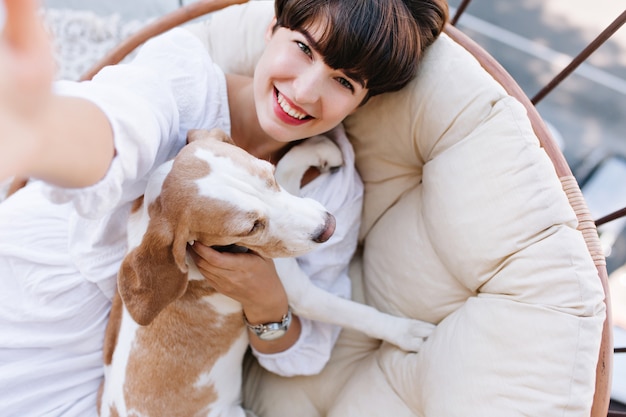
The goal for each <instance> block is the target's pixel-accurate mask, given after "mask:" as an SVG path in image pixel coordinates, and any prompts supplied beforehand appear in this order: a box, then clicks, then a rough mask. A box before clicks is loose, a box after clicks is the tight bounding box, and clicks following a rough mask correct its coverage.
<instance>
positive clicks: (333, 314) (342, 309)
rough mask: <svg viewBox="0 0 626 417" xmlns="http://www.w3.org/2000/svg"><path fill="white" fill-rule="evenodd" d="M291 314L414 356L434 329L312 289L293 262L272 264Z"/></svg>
mask: <svg viewBox="0 0 626 417" xmlns="http://www.w3.org/2000/svg"><path fill="white" fill-rule="evenodd" d="M274 262H275V265H276V270H277V271H278V276H279V277H280V279H281V282H282V283H283V286H284V287H285V291H286V292H287V297H288V299H289V304H290V305H291V308H292V309H293V311H294V312H295V313H296V314H298V315H300V316H302V317H306V318H308V319H311V320H317V321H322V322H326V323H331V324H335V325H338V326H341V327H345V328H350V329H354V330H358V331H360V332H363V333H365V334H367V335H368V336H370V337H373V338H376V339H381V340H385V341H387V342H389V343H392V344H394V345H396V346H398V347H400V348H401V349H404V350H407V351H410V352H417V351H419V349H420V347H421V346H422V344H423V343H424V340H425V339H426V337H428V336H429V335H430V334H431V333H432V331H433V330H434V328H435V326H434V325H432V324H430V323H427V322H424V321H421V320H413V319H409V318H405V317H397V316H393V315H390V314H386V313H382V312H380V311H378V310H377V309H375V308H374V307H371V306H367V305H365V304H361V303H357V302H355V301H352V300H346V299H344V298H341V297H339V296H336V295H334V294H332V293H329V292H328V291H325V290H323V289H321V288H319V287H317V286H315V285H314V284H313V283H312V282H311V281H310V280H309V277H308V276H307V275H306V274H305V273H304V271H302V269H301V268H300V266H299V265H298V262H297V261H296V259H295V258H281V259H275V260H274Z"/></svg>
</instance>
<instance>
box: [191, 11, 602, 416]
mask: <svg viewBox="0 0 626 417" xmlns="http://www.w3.org/2000/svg"><path fill="white" fill-rule="evenodd" d="M272 5H273V3H272V2H271V1H256V2H252V3H249V4H247V5H244V6H234V7H231V8H230V9H228V10H226V11H222V12H219V13H217V14H216V15H214V16H213V17H212V18H211V20H210V21H209V22H208V23H202V24H199V25H196V26H195V28H194V29H193V30H194V31H195V32H196V33H197V34H198V35H199V36H201V37H202V38H203V39H204V40H205V42H207V48H208V49H209V51H210V53H211V54H212V55H213V57H214V59H216V61H217V62H218V63H219V64H220V65H222V66H223V67H224V68H226V70H227V71H234V72H239V73H245V74H251V73H252V71H253V67H254V62H255V61H256V59H258V56H259V54H260V53H261V51H262V48H263V44H264V41H263V34H264V31H265V29H266V28H267V25H268V24H269V22H270V20H271V17H272V13H273V9H272V7H273V6H272ZM345 125H346V129H347V132H348V135H349V137H350V139H351V141H352V142H353V144H354V146H355V150H356V155H357V166H358V169H359V171H360V173H361V175H362V177H363V180H364V182H365V187H366V194H365V207H364V213H363V227H362V230H361V238H362V243H363V245H362V257H361V256H360V255H357V256H356V257H355V260H354V262H353V265H352V273H351V278H352V279H353V281H354V283H355V285H356V294H357V295H358V294H361V295H360V296H357V297H356V298H357V299H363V300H365V301H366V302H367V303H368V304H371V305H373V306H376V307H378V308H379V309H381V310H383V311H387V312H391V313H394V314H398V315H403V316H407V317H413V318H418V319H422V320H428V321H431V322H433V323H437V324H438V327H437V329H436V330H435V332H434V334H433V335H432V337H431V338H430V339H429V340H428V341H427V342H426V343H425V345H424V348H423V350H422V351H421V352H420V353H418V354H412V353H406V352H403V351H400V350H398V349H396V348H395V347H393V346H389V345H386V344H383V345H380V344H379V343H378V342H376V341H372V340H368V339H367V338H365V337H363V336H362V335H359V334H356V333H353V332H347V331H345V332H343V334H342V337H341V338H340V341H339V343H338V346H337V348H336V350H335V352H334V354H333V358H332V359H331V363H330V364H329V365H328V366H327V367H326V369H325V370H324V371H323V372H322V373H321V374H320V375H318V376H315V377H307V378H291V379H284V378H280V377H276V376H273V375H269V374H268V373H267V372H264V371H263V370H261V369H259V368H258V367H256V366H254V365H250V366H251V369H250V370H249V371H248V372H249V373H248V376H247V380H246V402H247V403H248V404H250V405H252V406H253V407H254V408H255V410H256V411H257V412H258V413H259V415H261V416H264V415H267V416H292V415H294V410H298V412H297V413H296V414H297V415H298V416H318V415H329V416H341V417H347V416H360V417H362V416H367V415H371V416H382V415H393V416H436V417H444V416H459V415H463V416H481V417H485V416H498V417H501V416H503V415H506V416H522V415H527V416H552V415H560V416H583V415H589V411H590V408H591V402H592V397H593V392H594V381H595V368H596V362H597V357H598V351H599V345H600V339H601V331H602V323H603V320H604V314H605V312H604V303H603V292H602V288H601V285H600V281H599V280H598V279H597V276H596V274H597V273H596V269H595V267H594V265H593V262H592V260H591V258H590V256H589V254H588V252H587V249H586V247H585V244H584V241H583V238H582V236H581V234H580V233H579V232H578V231H576V218H575V215H574V213H573V211H572V209H571V208H570V206H569V204H568V202H567V199H566V197H565V194H564V193H563V191H562V189H561V185H560V182H559V181H558V179H557V178H556V175H555V172H554V169H553V167H552V165H551V163H550V161H549V159H548V158H547V156H546V154H545V152H544V151H543V150H542V149H541V148H540V147H539V145H538V141H537V139H536V137H535V135H534V134H533V132H532V129H531V127H530V124H529V121H528V119H527V117H526V114H525V111H524V108H523V107H522V106H521V105H520V104H519V103H518V102H517V101H516V100H514V99H513V98H511V97H509V96H507V95H506V94H505V92H504V91H503V89H502V88H501V87H500V86H499V85H498V84H496V83H495V81H494V80H493V79H492V78H490V76H489V75H488V74H487V73H486V72H485V71H484V70H483V69H482V68H481V67H480V66H479V65H478V63H477V62H476V61H475V60H474V59H473V57H472V56H470V55H469V54H468V53H467V52H466V51H465V50H464V49H462V48H461V47H460V46H458V45H457V44H456V43H454V42H453V41H452V40H450V38H448V37H447V36H445V35H444V36H442V37H441V38H440V39H439V40H438V41H437V42H436V43H435V44H434V45H433V46H432V47H431V48H430V49H429V50H428V52H427V54H426V56H425V59H424V61H423V63H422V64H421V70H420V72H419V74H418V76H417V77H416V79H415V80H414V81H413V82H412V83H411V84H410V85H408V86H407V87H406V88H404V89H403V90H402V91H400V92H397V93H393V94H386V95H382V96H379V97H375V98H373V99H372V100H370V102H368V103H367V104H366V105H365V106H364V107H363V108H361V109H360V110H359V111H357V112H356V113H355V114H354V115H353V116H351V117H349V118H348V119H347V120H346V122H345Z"/></svg>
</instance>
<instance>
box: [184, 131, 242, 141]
mask: <svg viewBox="0 0 626 417" xmlns="http://www.w3.org/2000/svg"><path fill="white" fill-rule="evenodd" d="M207 138H212V139H215V140H219V141H221V142H226V143H230V144H231V145H234V144H235V142H234V141H233V139H232V138H231V137H230V136H228V135H227V134H226V132H224V131H223V130H222V129H218V128H215V129H211V130H204V129H190V130H189V131H187V143H192V142H194V141H196V140H199V139H207Z"/></svg>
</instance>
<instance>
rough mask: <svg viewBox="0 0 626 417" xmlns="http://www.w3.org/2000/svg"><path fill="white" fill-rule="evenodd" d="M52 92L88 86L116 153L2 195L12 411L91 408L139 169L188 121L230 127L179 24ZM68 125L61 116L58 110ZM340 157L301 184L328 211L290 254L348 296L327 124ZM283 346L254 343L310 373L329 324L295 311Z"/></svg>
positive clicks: (0, 245)
mask: <svg viewBox="0 0 626 417" xmlns="http://www.w3.org/2000/svg"><path fill="white" fill-rule="evenodd" d="M55 88H56V91H57V92H58V93H59V94H64V95H73V96H80V97H84V98H87V99H89V100H91V101H92V102H94V103H95V104H96V105H98V106H99V107H100V108H101V109H102V110H103V111H104V112H105V114H106V115H107V117H108V119H109V121H110V123H111V126H112V129H113V132H114V137H115V148H116V156H115V158H114V160H113V162H112V164H111V166H110V168H109V171H108V173H107V175H106V177H105V178H104V179H103V180H102V181H100V182H99V183H97V184H95V185H93V186H91V187H87V188H82V189H62V188H55V187H52V186H49V185H47V184H44V183H42V182H39V181H33V182H31V183H29V185H28V186H27V187H25V188H24V189H22V190H20V191H19V192H18V193H16V194H15V195H13V196H12V197H10V198H9V199H7V200H5V201H4V202H2V203H1V204H0V409H1V410H2V415H3V416H5V417H9V416H20V417H22V416H27V415H28V416H30V415H32V416H64V417H71V416H81V417H85V416H96V415H97V413H96V409H95V404H96V393H97V390H98V386H99V384H100V381H101V378H102V375H103V365H102V342H103V335H104V329H105V326H106V322H107V319H108V313H109V309H110V300H111V298H112V296H113V294H114V292H115V282H116V275H117V270H118V268H119V265H120V263H121V260H122V258H123V256H124V254H125V251H126V221H127V218H128V213H129V210H130V204H131V202H132V201H133V200H134V199H135V198H137V197H138V196H140V195H141V194H142V193H143V189H144V187H145V184H146V179H147V177H148V176H149V175H150V173H151V172H152V171H153V170H154V169H155V168H156V167H157V166H159V165H160V164H161V163H163V162H165V161H166V160H168V159H170V158H171V157H173V156H174V155H176V153H177V152H178V151H179V150H180V148H181V147H182V146H183V145H184V143H185V138H186V133H187V131H188V130H189V129H191V128H205V129H211V128H214V127H219V128H221V129H223V130H225V131H227V132H229V131H230V117H229V113H228V100H227V92H226V81H225V77H224V74H223V73H222V71H221V70H220V69H219V68H218V67H217V66H216V65H215V64H214V63H213V62H212V60H211V58H210V57H209V56H208V54H207V53H206V50H205V49H204V47H203V45H202V44H201V42H200V41H199V40H197V39H196V38H195V37H194V36H193V35H191V34H190V33H188V32H187V31H186V30H184V29H174V30H172V31H170V32H168V33H166V34H164V35H161V36H159V37H157V38H154V39H152V40H150V41H149V42H147V43H146V44H145V45H144V46H143V47H142V48H141V51H140V52H139V53H138V54H137V56H136V57H135V58H134V60H133V61H132V62H131V63H130V64H119V65H115V66H112V67H108V68H105V69H103V70H102V71H101V72H100V73H99V74H98V75H97V76H96V77H95V78H94V80H93V81H91V82H83V83H74V82H59V83H58V84H57V85H56V86H55ZM67 123H71V120H68V121H67ZM329 136H332V138H333V139H334V140H336V141H337V143H338V144H339V145H340V147H341V149H342V151H343V155H344V159H345V164H344V166H343V167H342V169H340V170H339V171H338V172H336V173H334V174H332V175H327V176H321V177H318V178H317V179H316V180H314V181H313V182H311V183H310V184H308V185H307V186H306V187H304V188H303V190H302V193H303V195H304V196H306V197H310V198H314V199H316V200H318V201H320V202H321V203H322V204H324V205H325V207H326V208H327V209H328V211H330V212H331V213H333V215H335V217H336V219H337V228H336V231H335V234H334V236H333V237H332V238H331V239H330V240H329V241H328V242H327V243H326V244H324V245H322V246H321V247H320V248H319V249H318V250H316V251H314V252H312V253H309V254H307V255H305V256H302V257H300V258H298V261H299V263H300V265H301V267H302V268H303V269H304V270H305V271H306V272H307V274H308V275H309V276H310V278H311V279H312V280H313V282H314V283H315V284H316V285H318V286H320V287H322V288H325V289H328V290H329V291H331V292H333V293H335V294H338V295H340V296H342V297H349V296H350V282H349V278H348V276H347V270H348V263H349V261H350V258H351V256H352V254H353V252H354V250H355V248H356V242H357V233H358V229H359V221H360V215H361V206H362V194H363V186H362V183H361V180H360V178H359V176H358V174H357V172H356V170H355V168H354V154H353V151H352V148H351V146H350V144H349V142H348V140H347V138H346V137H345V133H344V132H343V129H341V128H337V129H334V130H333V131H331V132H329ZM302 324H303V326H302V334H301V337H300V339H299V340H298V341H297V342H296V344H295V345H294V346H293V347H291V348H290V349H288V350H287V351H285V352H281V353H278V354H272V355H264V354H260V353H258V352H255V354H256V356H257V357H258V358H259V361H260V362H261V364H262V365H263V366H264V367H265V368H267V369H268V370H270V371H273V372H276V373H278V374H281V375H284V376H289V375H306V374H314V373H317V372H319V371H320V370H321V369H322V368H323V366H324V365H325V364H326V362H327V361H328V358H329V357H330V352H331V350H332V347H333V345H334V343H335V341H336V340H337V337H338V334H339V329H338V328H336V327H334V326H330V325H327V324H323V323H314V322H311V321H309V320H306V319H302Z"/></svg>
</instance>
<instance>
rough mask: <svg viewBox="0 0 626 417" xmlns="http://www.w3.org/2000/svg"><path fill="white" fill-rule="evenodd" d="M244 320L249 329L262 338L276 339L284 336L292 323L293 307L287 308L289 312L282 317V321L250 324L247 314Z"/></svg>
mask: <svg viewBox="0 0 626 417" xmlns="http://www.w3.org/2000/svg"><path fill="white" fill-rule="evenodd" d="M243 320H244V323H245V324H246V326H247V327H248V329H250V330H252V332H254V334H255V335H257V336H258V337H259V338H260V339H262V340H276V339H279V338H281V337H283V336H284V335H285V334H286V333H287V330H289V325H290V324H291V308H287V313H286V314H285V315H284V316H283V317H282V319H281V321H279V322H274V323H262V324H250V323H249V322H248V319H247V317H246V315H245V314H244V315H243Z"/></svg>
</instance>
